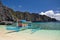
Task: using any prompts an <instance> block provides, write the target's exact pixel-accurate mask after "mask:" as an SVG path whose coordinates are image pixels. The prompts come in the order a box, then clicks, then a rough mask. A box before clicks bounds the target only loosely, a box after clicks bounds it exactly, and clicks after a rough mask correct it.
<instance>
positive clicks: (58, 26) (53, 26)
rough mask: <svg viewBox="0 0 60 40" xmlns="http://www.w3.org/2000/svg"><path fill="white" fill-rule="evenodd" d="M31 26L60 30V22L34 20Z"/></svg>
mask: <svg viewBox="0 0 60 40" xmlns="http://www.w3.org/2000/svg"><path fill="white" fill-rule="evenodd" d="M30 28H33V29H34V28H40V29H46V30H60V22H34V23H31V27H30Z"/></svg>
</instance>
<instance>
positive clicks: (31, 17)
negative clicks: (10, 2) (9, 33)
mask: <svg viewBox="0 0 60 40" xmlns="http://www.w3.org/2000/svg"><path fill="white" fill-rule="evenodd" d="M17 19H18V20H26V21H31V22H56V21H58V20H56V19H55V18H51V17H48V16H46V15H39V14H38V13H30V12H27V11H26V12H20V11H14V10H13V9H11V8H9V7H6V6H4V5H3V4H2V2H0V22H1V21H12V22H13V21H17Z"/></svg>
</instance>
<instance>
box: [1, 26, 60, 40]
mask: <svg viewBox="0 0 60 40" xmlns="http://www.w3.org/2000/svg"><path fill="white" fill-rule="evenodd" d="M7 32H9V31H8V30H6V25H0V40H60V30H38V31H36V32H34V33H32V32H31V29H27V30H24V31H20V32H13V33H7Z"/></svg>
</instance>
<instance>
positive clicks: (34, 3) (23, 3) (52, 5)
mask: <svg viewBox="0 0 60 40" xmlns="http://www.w3.org/2000/svg"><path fill="white" fill-rule="evenodd" d="M2 2H3V4H4V5H6V6H8V7H9V8H12V9H14V10H15V11H28V12H36V13H39V12H42V11H43V12H44V11H48V10H60V0H2Z"/></svg>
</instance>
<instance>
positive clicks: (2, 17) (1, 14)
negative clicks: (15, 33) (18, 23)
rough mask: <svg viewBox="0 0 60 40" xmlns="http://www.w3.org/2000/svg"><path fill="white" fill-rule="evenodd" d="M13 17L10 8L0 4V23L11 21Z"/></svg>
mask: <svg viewBox="0 0 60 40" xmlns="http://www.w3.org/2000/svg"><path fill="white" fill-rule="evenodd" d="M13 20H14V19H13V16H12V13H11V10H10V8H8V7H6V6H4V5H3V4H2V3H1V2H0V21H13Z"/></svg>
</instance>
